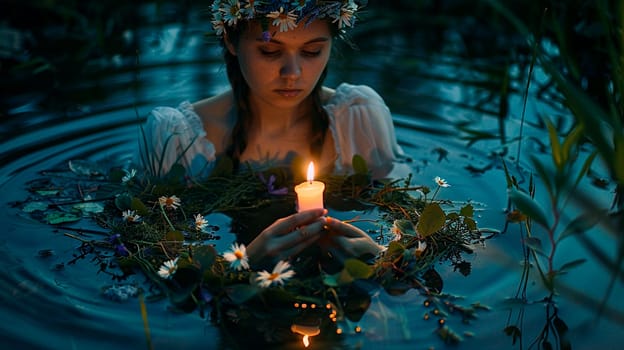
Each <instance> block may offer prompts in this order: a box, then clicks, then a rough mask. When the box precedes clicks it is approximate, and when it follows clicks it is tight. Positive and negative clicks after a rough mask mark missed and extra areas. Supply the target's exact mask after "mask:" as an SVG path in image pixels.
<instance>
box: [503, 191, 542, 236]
mask: <svg viewBox="0 0 624 350" xmlns="http://www.w3.org/2000/svg"><path fill="white" fill-rule="evenodd" d="M508 193H509V198H510V199H511V201H512V202H513V204H514V205H515V206H516V207H518V209H519V210H520V211H521V212H522V213H524V214H525V215H527V216H528V217H530V218H531V219H533V220H535V221H536V222H537V223H538V224H540V225H542V226H544V227H546V228H548V227H549V225H548V220H547V219H546V214H545V213H544V210H543V209H542V207H541V206H540V205H539V203H537V202H536V201H534V200H533V198H531V197H529V195H527V194H526V193H524V192H521V191H519V190H516V189H514V188H512V189H509V190H508Z"/></svg>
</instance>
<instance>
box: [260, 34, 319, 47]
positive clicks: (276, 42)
mask: <svg viewBox="0 0 624 350" xmlns="http://www.w3.org/2000/svg"><path fill="white" fill-rule="evenodd" d="M256 41H260V42H263V43H266V41H264V39H262V38H256ZM327 41H329V38H328V37H325V36H321V37H318V38H314V39H312V40H308V41H306V42H305V43H303V45H308V44H313V43H322V42H327ZM269 42H271V43H275V44H280V45H282V44H284V43H283V42H281V41H279V40H275V39H271V40H269Z"/></svg>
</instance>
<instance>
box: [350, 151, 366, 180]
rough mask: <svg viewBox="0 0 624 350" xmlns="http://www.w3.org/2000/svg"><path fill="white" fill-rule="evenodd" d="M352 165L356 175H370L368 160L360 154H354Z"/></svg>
mask: <svg viewBox="0 0 624 350" xmlns="http://www.w3.org/2000/svg"><path fill="white" fill-rule="evenodd" d="M351 165H352V166H353V170H354V171H355V173H356V174H362V175H368V166H367V165H366V160H364V158H363V157H362V156H360V155H359V154H354V155H353V158H352V159H351Z"/></svg>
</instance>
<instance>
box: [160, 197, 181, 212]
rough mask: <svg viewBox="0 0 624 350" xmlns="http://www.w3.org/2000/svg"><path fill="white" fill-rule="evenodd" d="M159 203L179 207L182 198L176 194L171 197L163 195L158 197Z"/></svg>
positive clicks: (169, 207)
mask: <svg viewBox="0 0 624 350" xmlns="http://www.w3.org/2000/svg"><path fill="white" fill-rule="evenodd" d="M158 203H160V205H161V206H163V207H166V208H167V209H178V207H179V206H180V203H181V202H180V198H178V197H177V196H176V195H173V196H171V197H165V196H162V197H160V198H158Z"/></svg>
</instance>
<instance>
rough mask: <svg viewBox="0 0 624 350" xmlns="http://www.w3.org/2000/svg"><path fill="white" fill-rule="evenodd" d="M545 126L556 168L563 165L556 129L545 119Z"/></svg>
mask: <svg viewBox="0 0 624 350" xmlns="http://www.w3.org/2000/svg"><path fill="white" fill-rule="evenodd" d="M544 122H545V123H546V127H547V128H548V137H549V138H550V148H551V152H552V157H553V162H554V163H555V165H556V166H557V169H561V168H562V167H563V158H564V157H563V155H562V154H561V143H560V142H559V136H558V135H557V129H556V128H555V126H554V125H553V123H552V122H551V121H550V120H548V119H545V120H544Z"/></svg>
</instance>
